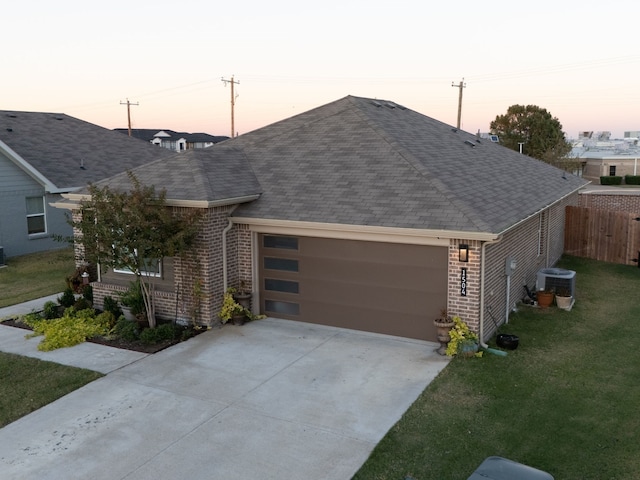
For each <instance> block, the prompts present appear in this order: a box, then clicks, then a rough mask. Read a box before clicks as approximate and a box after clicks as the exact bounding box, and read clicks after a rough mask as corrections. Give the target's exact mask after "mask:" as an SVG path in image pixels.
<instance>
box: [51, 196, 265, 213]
mask: <svg viewBox="0 0 640 480" xmlns="http://www.w3.org/2000/svg"><path fill="white" fill-rule="evenodd" d="M62 197H63V198H64V199H65V200H63V201H60V202H53V203H51V204H50V205H51V206H53V207H56V208H65V209H70V210H73V209H75V208H78V207H79V205H80V202H83V201H88V200H91V195H89V194H88V193H73V192H71V193H63V194H62ZM258 198H260V195H259V194H254V195H245V196H242V197H234V198H223V199H219V200H180V199H171V198H167V199H166V200H165V202H166V205H167V206H168V207H184V208H213V207H224V206H227V205H237V204H239V203H247V202H252V201H253V200H257V199H258Z"/></svg>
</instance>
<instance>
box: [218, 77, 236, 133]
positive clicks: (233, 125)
mask: <svg viewBox="0 0 640 480" xmlns="http://www.w3.org/2000/svg"><path fill="white" fill-rule="evenodd" d="M221 80H222V82H223V83H224V86H225V87H226V86H227V83H229V84H231V138H233V137H235V136H236V134H235V130H236V127H235V124H234V120H235V119H234V107H235V106H236V98H238V96H237V95H235V94H234V93H233V86H234V85H240V82H239V81H235V80H234V79H233V75H231V80H225V78H224V77H223V78H221Z"/></svg>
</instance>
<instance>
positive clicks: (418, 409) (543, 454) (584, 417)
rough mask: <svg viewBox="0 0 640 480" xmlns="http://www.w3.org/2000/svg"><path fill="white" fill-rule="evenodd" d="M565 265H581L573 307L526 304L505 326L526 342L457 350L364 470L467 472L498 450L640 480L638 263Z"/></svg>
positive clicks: (584, 473)
mask: <svg viewBox="0 0 640 480" xmlns="http://www.w3.org/2000/svg"><path fill="white" fill-rule="evenodd" d="M558 266H559V267H562V268H567V269H570V270H575V271H576V304H575V306H574V308H573V309H572V311H570V312H567V311H564V310H559V309H557V308H549V309H546V310H542V309H535V308H530V307H524V306H522V307H519V311H518V312H517V313H515V314H513V315H512V316H511V318H510V321H509V324H508V325H506V326H503V327H502V328H501V331H502V332H504V333H512V334H516V335H518V336H519V337H520V346H519V347H518V349H517V350H515V351H511V352H509V354H508V356H507V357H499V356H496V355H490V354H485V356H484V357H483V358H480V359H476V358H471V359H462V358H460V359H458V358H456V359H454V361H452V362H451V363H450V364H449V365H448V366H447V367H446V368H445V369H444V370H443V371H442V372H441V374H440V375H439V376H438V377H437V378H436V379H435V380H434V381H433V382H432V383H431V384H430V385H429V386H428V387H427V388H426V389H425V391H424V392H423V393H422V395H421V396H420V397H419V398H418V399H417V400H416V402H415V403H414V404H413V405H412V406H411V407H410V408H409V410H408V411H407V412H406V413H405V415H404V416H403V418H402V419H401V420H400V421H399V422H398V423H397V424H396V425H395V426H394V427H393V428H392V429H391V430H390V431H389V432H388V433H387V435H386V436H385V437H384V438H383V440H382V441H381V442H380V443H379V444H378V445H377V447H376V448H375V449H374V451H373V452H372V454H371V456H370V458H369V459H368V461H367V462H366V463H365V464H364V465H363V467H362V468H361V469H360V471H359V472H358V473H357V474H356V475H355V477H354V478H355V479H359V480H360V479H367V480H373V479H389V480H392V479H403V478H405V477H410V478H413V479H415V480H428V479H434V480H435V479H438V480H441V479H465V478H468V477H469V476H470V475H471V473H472V472H473V471H474V470H475V469H476V468H477V467H478V465H480V463H482V461H483V460H484V459H485V458H486V457H488V456H491V455H498V456H502V457H505V458H509V459H511V460H514V461H517V462H521V463H524V464H527V465H530V466H532V467H535V468H538V469H540V470H544V471H547V472H549V473H550V474H551V475H553V476H554V478H556V479H563V480H571V479H576V480H577V479H580V480H585V479H594V480H596V479H597V480H602V479H630V478H640V455H638V451H640V415H638V408H639V407H640V382H639V381H638V379H639V378H640V348H639V346H638V339H639V338H640V331H639V328H640V325H639V324H640V301H639V300H640V296H639V295H638V293H637V292H639V291H640V269H639V268H637V267H632V266H624V265H615V264H608V263H604V262H597V261H593V260H587V259H579V258H574V257H566V258H563V259H562V261H561V263H560V264H559V265H558ZM498 318H499V317H498ZM487 321H488V322H490V321H491V320H490V318H487Z"/></svg>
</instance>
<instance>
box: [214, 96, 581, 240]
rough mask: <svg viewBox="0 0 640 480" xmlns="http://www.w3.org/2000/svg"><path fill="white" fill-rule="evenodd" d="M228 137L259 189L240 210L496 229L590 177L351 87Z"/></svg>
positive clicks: (253, 214) (256, 214) (241, 213)
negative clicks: (322, 101) (318, 104)
mask: <svg viewBox="0 0 640 480" xmlns="http://www.w3.org/2000/svg"><path fill="white" fill-rule="evenodd" d="M226 144H228V145H233V146H235V147H236V148H239V149H242V150H243V151H244V153H245V154H246V156H247V158H248V160H249V163H250V164H251V166H252V168H253V170H254V172H255V174H256V176H257V178H258V179H259V181H260V184H261V185H262V188H263V193H262V195H261V197H260V199H259V200H256V201H254V202H252V203H248V204H245V205H243V206H241V207H240V208H238V209H237V210H236V211H235V212H234V216H237V217H248V218H268V219H282V220H292V221H305V222H321V223H337V224H352V225H371V226H382V227H399V228H419V229H435V230H439V229H442V230H459V231H465V232H487V233H500V232H502V231H504V230H505V229H507V228H509V227H510V226H512V225H514V224H515V223H517V222H519V221H520V220H522V219H525V218H527V217H529V216H531V215H533V214H534V213H535V212H537V211H539V210H540V209H542V208H544V207H545V206H548V205H550V204H551V203H553V202H555V201H557V200H558V199H560V198H562V197H564V196H565V195H568V194H570V193H571V192H573V191H576V190H578V189H579V188H580V187H581V186H583V185H584V184H586V183H587V182H585V181H584V180H582V179H581V178H578V177H576V176H573V175H570V174H568V173H567V174H564V173H563V171H562V170H559V169H557V168H555V167H553V166H551V165H548V164H546V163H543V162H540V161H538V160H536V159H533V158H530V157H527V156H525V155H521V154H519V153H517V152H515V151H513V150H510V149H507V148H506V147H503V146H501V145H498V144H495V143H492V142H490V141H488V140H481V139H478V138H477V137H476V136H475V135H473V134H470V133H468V132H464V131H461V130H457V129H455V128H452V127H451V126H449V125H446V124H444V123H442V122H439V121H437V120H434V119H432V118H429V117H427V116H425V115H422V114H420V113H418V112H415V111H413V110H410V109H408V108H405V107H403V106H400V105H396V104H394V103H392V102H389V101H384V100H373V99H367V98H360V97H353V96H348V97H345V98H343V99H340V100H337V101H335V102H333V103H330V104H327V105H324V106H322V107H319V108H316V109H314V110H311V111H308V112H306V113H302V114H300V115H297V116H295V117H292V118H289V119H286V120H283V121H281V122H278V123H275V124H273V125H269V126H266V127H264V128H260V129H258V130H255V131H253V132H250V133H247V134H244V135H241V136H239V137H236V138H234V139H232V140H229V141H228V142H226ZM212 148H214V149H215V148H217V147H216V146H214V147H212Z"/></svg>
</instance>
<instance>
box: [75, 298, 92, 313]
mask: <svg viewBox="0 0 640 480" xmlns="http://www.w3.org/2000/svg"><path fill="white" fill-rule="evenodd" d="M87 308H91V303H89V301H88V300H87V299H86V298H79V299H78V300H76V301H75V303H74V304H73V309H74V310H75V311H76V312H79V311H80V310H86V309H87Z"/></svg>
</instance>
